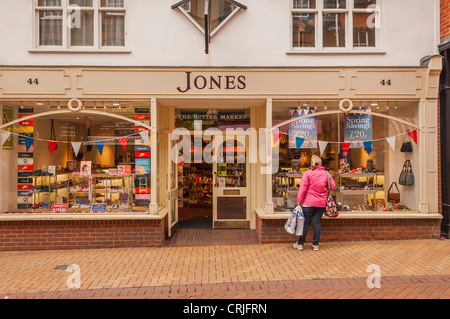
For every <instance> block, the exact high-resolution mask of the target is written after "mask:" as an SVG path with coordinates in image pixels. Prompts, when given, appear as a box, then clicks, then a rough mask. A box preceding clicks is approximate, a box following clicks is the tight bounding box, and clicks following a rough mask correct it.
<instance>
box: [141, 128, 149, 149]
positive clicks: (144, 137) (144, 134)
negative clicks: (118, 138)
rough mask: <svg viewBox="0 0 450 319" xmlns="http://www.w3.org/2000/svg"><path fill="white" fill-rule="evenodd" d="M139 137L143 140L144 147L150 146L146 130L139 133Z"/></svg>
mask: <svg viewBox="0 0 450 319" xmlns="http://www.w3.org/2000/svg"><path fill="white" fill-rule="evenodd" d="M139 135H141V138H143V139H144V145H148V144H150V141H149V139H148V131H147V130H145V131H142V132H139Z"/></svg>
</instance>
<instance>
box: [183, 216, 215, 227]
mask: <svg viewBox="0 0 450 319" xmlns="http://www.w3.org/2000/svg"><path fill="white" fill-rule="evenodd" d="M178 228H179V229H212V216H200V217H193V218H189V219H185V220H181V221H179V222H178Z"/></svg>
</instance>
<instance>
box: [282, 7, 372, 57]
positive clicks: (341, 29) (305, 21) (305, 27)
mask: <svg viewBox="0 0 450 319" xmlns="http://www.w3.org/2000/svg"><path fill="white" fill-rule="evenodd" d="M379 2H380V0H292V9H291V19H292V23H291V28H292V42H291V43H292V48H294V49H295V48H303V49H305V48H310V49H316V50H317V49H319V50H321V49H323V50H329V49H333V48H334V50H351V49H355V48H364V47H365V48H376V47H377V42H378V41H377V36H378V35H377V26H378V23H379Z"/></svg>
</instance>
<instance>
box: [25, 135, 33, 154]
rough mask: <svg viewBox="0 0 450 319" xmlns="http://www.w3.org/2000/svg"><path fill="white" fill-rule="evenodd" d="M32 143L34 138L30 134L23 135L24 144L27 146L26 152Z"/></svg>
mask: <svg viewBox="0 0 450 319" xmlns="http://www.w3.org/2000/svg"><path fill="white" fill-rule="evenodd" d="M33 143H34V138H32V137H30V136H25V146H26V148H27V152H28V151H29V150H30V147H31V145H33Z"/></svg>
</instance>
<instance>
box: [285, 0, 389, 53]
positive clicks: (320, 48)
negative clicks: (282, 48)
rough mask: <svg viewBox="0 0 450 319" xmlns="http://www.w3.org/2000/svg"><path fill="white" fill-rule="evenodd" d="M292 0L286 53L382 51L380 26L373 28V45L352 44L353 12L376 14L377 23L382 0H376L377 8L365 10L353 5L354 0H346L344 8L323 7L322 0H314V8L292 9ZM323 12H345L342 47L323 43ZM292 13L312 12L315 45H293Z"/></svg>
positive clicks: (292, 2)
mask: <svg viewBox="0 0 450 319" xmlns="http://www.w3.org/2000/svg"><path fill="white" fill-rule="evenodd" d="M294 1H295V0H290V21H289V26H290V32H289V41H290V44H289V48H290V51H289V52H288V53H304V52H306V53H308V52H315V53H353V52H355V53H358V52H360V53H364V52H369V53H372V52H382V51H381V50H380V47H381V45H380V38H381V28H375V46H370V47H369V46H367V47H366V46H355V45H354V41H353V39H354V32H355V30H354V26H353V16H354V14H358V13H364V14H373V13H374V14H376V19H377V22H376V23H377V24H378V25H380V22H381V5H382V0H376V5H377V10H367V9H360V8H355V7H354V0H346V7H345V8H342V9H341V8H338V9H334V8H324V1H323V0H316V6H315V8H311V9H294ZM325 13H343V14H345V46H343V47H326V46H324V43H323V40H324V39H323V30H324V29H323V26H324V24H323V23H324V19H323V17H324V14H325ZM294 14H312V15H314V19H315V33H314V34H315V46H313V47H301V46H294Z"/></svg>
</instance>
